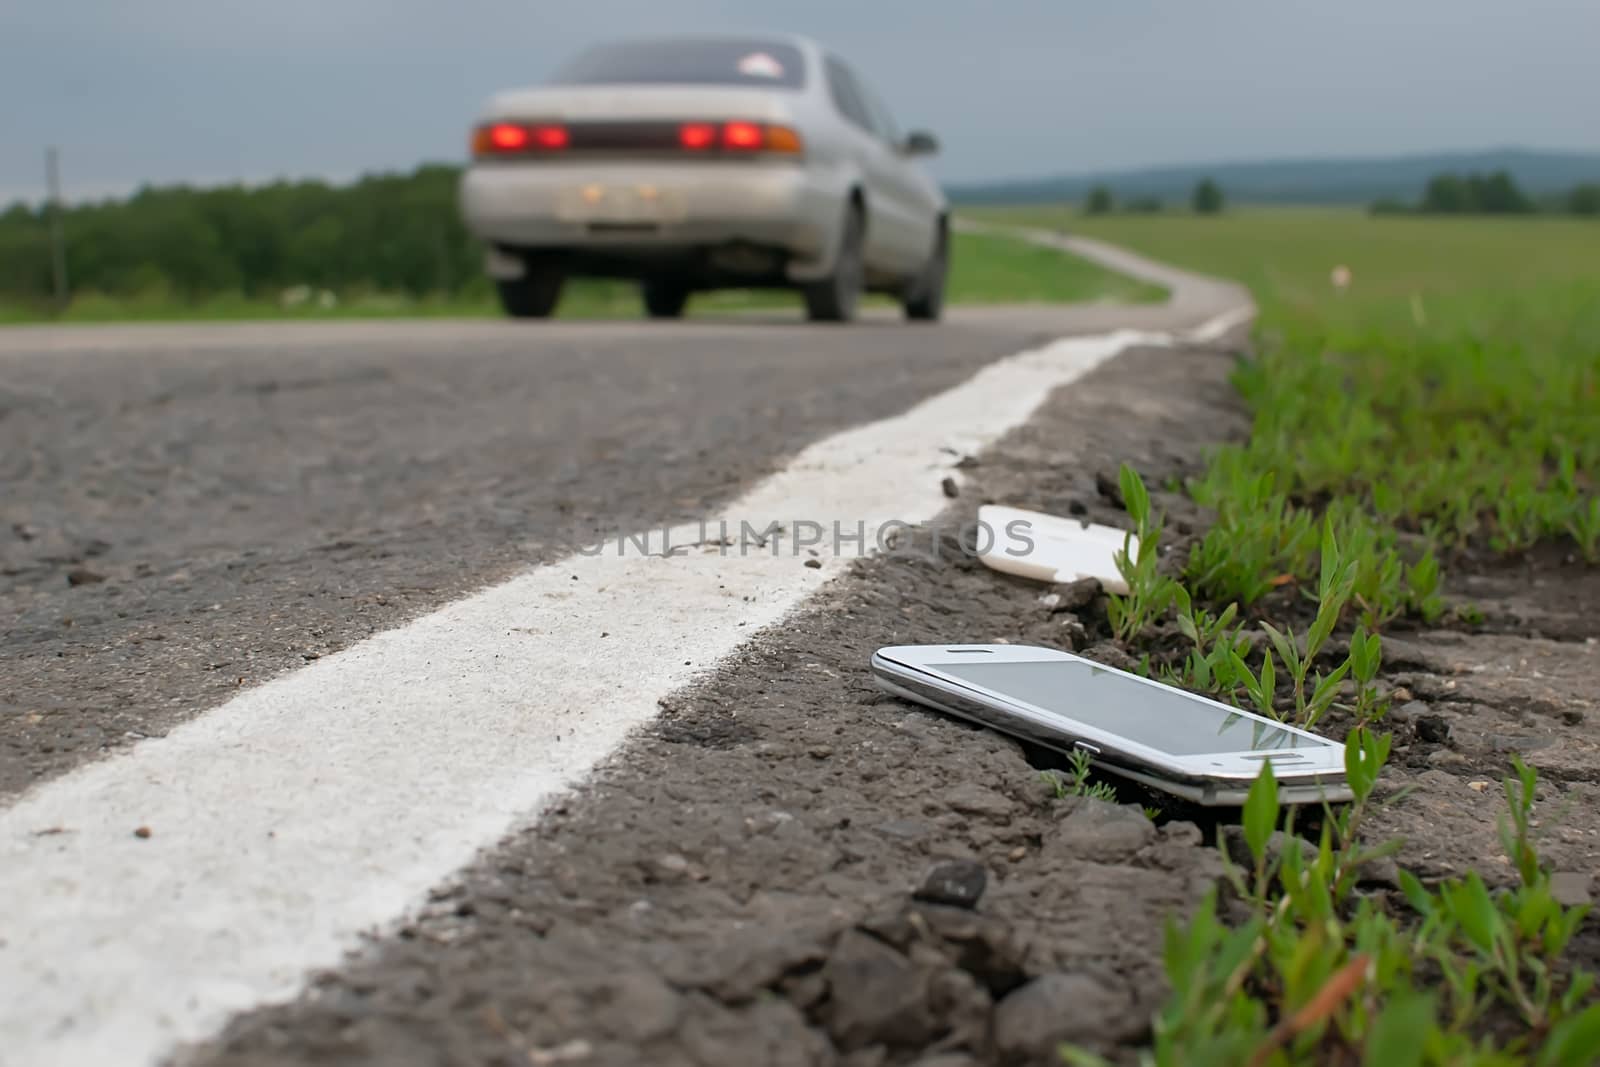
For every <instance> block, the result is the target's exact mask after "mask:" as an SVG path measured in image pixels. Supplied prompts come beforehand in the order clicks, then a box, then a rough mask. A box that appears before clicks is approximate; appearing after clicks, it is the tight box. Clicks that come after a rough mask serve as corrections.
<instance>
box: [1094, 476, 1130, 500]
mask: <svg viewBox="0 0 1600 1067" xmlns="http://www.w3.org/2000/svg"><path fill="white" fill-rule="evenodd" d="M1094 491H1095V492H1097V493H1099V494H1100V496H1101V498H1102V499H1104V500H1105V501H1106V502H1107V503H1110V504H1115V505H1116V506H1117V507H1119V508H1126V507H1127V505H1126V503H1124V501H1123V499H1122V486H1121V485H1119V484H1118V483H1117V480H1116V479H1115V478H1113V477H1111V476H1110V475H1109V474H1107V473H1106V472H1105V471H1095V472H1094Z"/></svg>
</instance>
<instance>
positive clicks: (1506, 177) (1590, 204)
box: [1372, 170, 1600, 215]
mask: <svg viewBox="0 0 1600 1067" xmlns="http://www.w3.org/2000/svg"><path fill="white" fill-rule="evenodd" d="M1372 210H1373V212H1374V213H1375V214H1380V215H1399V214H1410V215H1531V214H1534V213H1535V212H1546V213H1549V214H1568V215H1600V182H1589V183H1585V184H1583V185H1578V186H1575V187H1574V188H1572V189H1571V190H1569V191H1568V192H1566V193H1563V194H1556V195H1552V196H1545V197H1540V198H1535V197H1532V196H1529V195H1528V194H1527V193H1525V192H1524V191H1523V190H1522V188H1521V186H1519V185H1518V184H1517V180H1516V179H1515V178H1513V177H1512V176H1511V174H1510V172H1509V171H1504V170H1497V171H1494V172H1493V173H1490V174H1436V175H1434V176H1433V177H1432V178H1430V179H1428V184H1427V185H1426V186H1425V187H1424V188H1423V190H1422V197H1421V199H1420V200H1418V201H1417V202H1416V203H1407V202H1405V201H1403V200H1392V199H1390V200H1379V201H1377V202H1376V203H1374V204H1373V205H1372Z"/></svg>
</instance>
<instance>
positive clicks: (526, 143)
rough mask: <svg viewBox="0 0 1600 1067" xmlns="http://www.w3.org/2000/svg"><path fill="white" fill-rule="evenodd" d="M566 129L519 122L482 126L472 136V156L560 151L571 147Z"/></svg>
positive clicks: (569, 136)
mask: <svg viewBox="0 0 1600 1067" xmlns="http://www.w3.org/2000/svg"><path fill="white" fill-rule="evenodd" d="M571 140H572V139H571V135H570V134H569V133H568V132H567V128H566V127H565V126H554V125H540V126H527V125H523V124H522V123H518V122H495V123H491V124H489V125H487V126H479V127H478V129H477V130H476V131H475V132H474V133H473V135H472V152H473V155H477V156H494V155H509V154H512V153H518V152H529V151H558V150H560V149H563V148H566V147H567V146H568V145H569V144H570V143H571Z"/></svg>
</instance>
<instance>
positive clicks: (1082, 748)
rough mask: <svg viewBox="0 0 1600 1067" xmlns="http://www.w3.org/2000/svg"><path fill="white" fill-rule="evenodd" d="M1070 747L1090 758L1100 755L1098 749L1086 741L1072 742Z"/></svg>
mask: <svg viewBox="0 0 1600 1067" xmlns="http://www.w3.org/2000/svg"><path fill="white" fill-rule="evenodd" d="M1072 747H1073V748H1075V749H1077V750H1078V751H1079V752H1085V753H1087V754H1089V755H1091V756H1098V755H1100V749H1099V748H1097V747H1096V746H1094V745H1091V744H1090V743H1089V742H1087V741H1074V742H1072Z"/></svg>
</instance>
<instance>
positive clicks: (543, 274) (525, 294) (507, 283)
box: [495, 263, 566, 319]
mask: <svg viewBox="0 0 1600 1067" xmlns="http://www.w3.org/2000/svg"><path fill="white" fill-rule="evenodd" d="M565 281H566V277H565V276H564V275H563V274H562V273H561V272H560V271H559V270H556V269H555V268H553V267H541V266H535V265H534V264H531V263H530V264H528V266H527V268H526V269H525V270H524V271H523V274H522V277H520V278H501V279H499V280H497V281H496V282H495V288H496V289H498V290H499V292H500V306H501V307H502V308H504V309H505V312H506V314H507V315H510V316H511V317H512V318H514V319H547V318H549V317H550V316H551V315H553V314H555V310H556V305H557V304H559V303H560V302H561V286H562V283H563V282H565Z"/></svg>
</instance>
